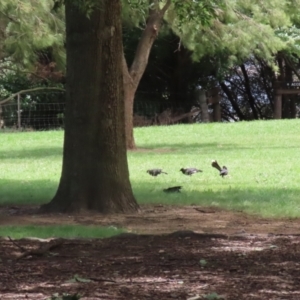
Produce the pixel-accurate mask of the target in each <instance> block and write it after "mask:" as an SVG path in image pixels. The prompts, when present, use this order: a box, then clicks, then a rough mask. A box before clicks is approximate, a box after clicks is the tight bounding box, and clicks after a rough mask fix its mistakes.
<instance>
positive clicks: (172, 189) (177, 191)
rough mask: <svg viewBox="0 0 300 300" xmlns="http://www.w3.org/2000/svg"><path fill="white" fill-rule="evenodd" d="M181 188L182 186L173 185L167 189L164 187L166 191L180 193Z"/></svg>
mask: <svg viewBox="0 0 300 300" xmlns="http://www.w3.org/2000/svg"><path fill="white" fill-rule="evenodd" d="M181 189H182V186H172V187H169V188H167V189H164V192H165V193H180V192H181V191H180V190H181Z"/></svg>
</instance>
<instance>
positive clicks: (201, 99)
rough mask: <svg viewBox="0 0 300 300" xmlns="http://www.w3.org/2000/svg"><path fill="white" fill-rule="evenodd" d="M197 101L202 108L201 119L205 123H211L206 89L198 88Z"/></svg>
mask: <svg viewBox="0 0 300 300" xmlns="http://www.w3.org/2000/svg"><path fill="white" fill-rule="evenodd" d="M196 95H197V102H198V103H199V105H200V108H201V121H202V122H203V123H209V112H208V105H207V98H206V92H205V90H196Z"/></svg>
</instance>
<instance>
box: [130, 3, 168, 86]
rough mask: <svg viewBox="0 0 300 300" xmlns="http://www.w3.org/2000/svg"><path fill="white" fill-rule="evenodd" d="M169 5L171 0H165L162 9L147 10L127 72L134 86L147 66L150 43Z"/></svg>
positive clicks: (152, 41)
mask: <svg viewBox="0 0 300 300" xmlns="http://www.w3.org/2000/svg"><path fill="white" fill-rule="evenodd" d="M152 3H153V1H152ZM170 5H171V0H167V2H166V4H165V5H164V7H163V8H162V9H160V10H158V9H157V8H156V9H155V8H154V9H150V10H149V16H148V19H147V23H146V27H145V29H144V31H143V33H142V36H141V39H140V41H139V43H138V46H137V50H136V53H135V56H134V59H133V62H132V65H131V67H130V69H129V74H130V76H131V78H132V80H133V82H134V84H135V85H136V86H138V84H139V82H140V80H141V78H142V76H143V73H144V71H145V69H146V67H147V64H148V60H149V55H150V51H151V48H152V45H153V43H154V41H155V39H156V37H157V35H158V33H159V30H160V28H161V23H162V19H163V17H164V14H165V12H166V11H167V9H168V8H169V7H170Z"/></svg>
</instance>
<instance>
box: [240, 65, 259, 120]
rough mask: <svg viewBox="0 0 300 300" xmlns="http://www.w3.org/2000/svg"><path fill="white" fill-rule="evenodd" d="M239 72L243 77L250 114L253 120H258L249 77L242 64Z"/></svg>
mask: <svg viewBox="0 0 300 300" xmlns="http://www.w3.org/2000/svg"><path fill="white" fill-rule="evenodd" d="M241 70H242V73H243V76H244V82H245V89H246V93H247V96H248V97H247V98H248V101H249V105H250V107H251V110H252V114H253V118H254V119H256V120H258V119H259V116H258V113H257V109H256V103H255V99H254V97H253V95H252V92H251V83H250V79H249V76H248V73H247V70H246V67H245V65H244V64H242V65H241Z"/></svg>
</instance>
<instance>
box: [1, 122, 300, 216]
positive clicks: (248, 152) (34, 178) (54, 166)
mask: <svg viewBox="0 0 300 300" xmlns="http://www.w3.org/2000/svg"><path fill="white" fill-rule="evenodd" d="M135 137H136V142H137V145H138V147H139V148H140V150H138V151H129V152H128V160H129V168H130V178H131V182H132V186H133V190H134V193H135V196H136V198H137V200H138V202H139V203H162V204H178V205H185V204H197V205H205V206H207V205H209V206H211V205H213V206H218V207H224V208H227V209H235V210H243V211H247V212H251V213H257V214H260V215H263V216H276V217H280V216H282V217H299V216H300V197H299V195H300V193H299V192H300V188H299V182H300V164H299V157H300V155H299V149H300V120H280V121H257V122H240V123H230V124H223V123H222V124H217V123H211V124H193V125H175V126H164V127H148V128H137V129H135ZM0 140H1V143H0V204H18V203H22V204H24V203H25V204H26V203H28V204H41V203H45V202H48V201H49V200H50V199H51V197H52V196H53V195H54V193H55V191H56V188H57V185H58V181H59V177H60V172H61V160H62V144H63V132H62V131H52V132H24V133H1V134H0ZM212 159H217V160H218V162H219V163H220V164H221V165H226V166H227V167H228V168H229V172H230V176H229V177H228V178H224V179H222V178H221V177H220V176H219V175H218V172H217V170H215V169H213V168H212V167H211V165H210V164H211V160H212ZM188 166H191V167H199V168H200V169H202V170H203V173H198V174H195V175H193V176H192V177H189V176H185V175H183V174H182V173H181V172H179V169H180V168H181V167H188ZM149 168H163V169H164V170H165V171H166V172H168V175H160V176H158V177H151V176H150V175H149V174H147V173H146V170H147V169H149ZM175 185H182V186H183V189H182V193H178V194H165V193H164V192H162V189H164V188H166V187H170V186H175Z"/></svg>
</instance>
